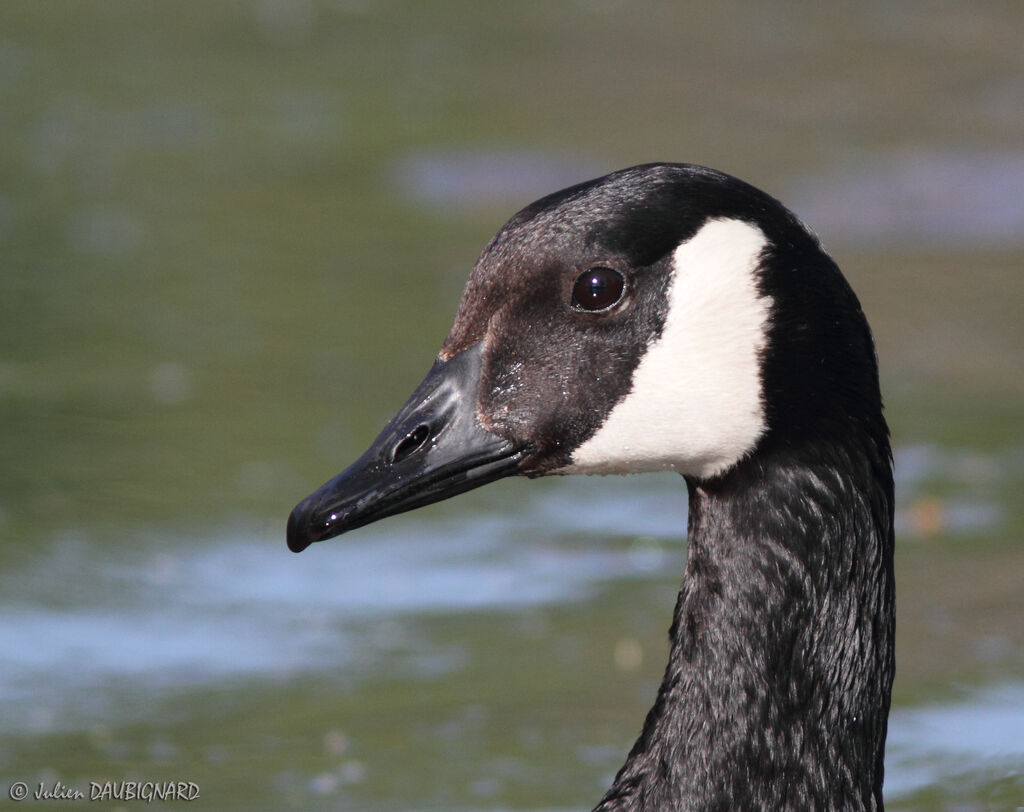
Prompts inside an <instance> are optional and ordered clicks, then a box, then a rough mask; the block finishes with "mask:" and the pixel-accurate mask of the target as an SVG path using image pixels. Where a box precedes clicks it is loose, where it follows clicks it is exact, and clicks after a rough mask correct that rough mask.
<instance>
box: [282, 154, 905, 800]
mask: <svg viewBox="0 0 1024 812" xmlns="http://www.w3.org/2000/svg"><path fill="white" fill-rule="evenodd" d="M654 470H672V471H678V472H679V473H681V474H682V475H683V477H684V478H685V481H686V486H687V489H688V491H689V522H688V524H689V527H688V553H687V563H686V570H685V573H684V576H683V581H682V586H681V588H680V591H679V598H678V601H677V603H676V607H675V614H674V616H673V620H672V625H671V630H670V632H669V636H670V655H669V662H668V666H667V668H666V671H665V676H664V680H663V682H662V684H661V688H660V689H659V691H658V697H657V700H656V702H655V704H654V707H653V708H652V709H651V711H650V712H649V714H648V716H647V720H646V722H645V723H644V727H643V731H642V732H641V734H640V737H639V739H638V740H637V742H636V744H635V745H634V746H633V749H632V750H631V751H630V753H629V756H628V757H627V759H626V763H625V765H624V766H623V767H622V769H621V770H620V771H619V773H618V774H617V775H616V777H615V781H614V783H613V785H612V787H611V789H610V790H608V792H607V794H606V795H605V796H604V798H603V799H602V800H601V802H600V803H599V804H598V806H597V807H596V809H598V810H677V809H687V810H697V809H702V810H708V809H714V810H740V809H763V810H783V809H787V810H807V809H836V810H839V809H842V810H848V809H849V810H852V809H881V808H882V772H883V753H884V747H885V735H886V722H887V717H888V712H889V697H890V689H891V685H892V679H893V673H894V657H893V632H894V595H893V592H894V589H893V480H892V462H891V452H890V448H889V433H888V428H887V426H886V423H885V420H884V418H883V416H882V401H881V396H880V393H879V386H878V367H877V361H876V358H875V351H874V344H873V342H872V338H871V333H870V330H869V328H868V324H867V321H866V320H865V318H864V314H863V313H862V311H861V308H860V305H859V303H858V301H857V298H856V296H855V295H854V293H853V291H852V290H851V289H850V287H849V285H848V284H847V283H846V280H845V279H844V278H843V276H842V274H841V273H840V271H839V269H838V268H837V267H836V265H835V263H834V262H833V261H832V260H831V259H830V258H829V257H828V255H827V254H826V253H825V252H824V251H823V249H822V248H821V245H820V244H819V242H818V240H817V239H816V238H815V237H814V236H813V235H812V234H810V233H809V232H808V230H807V229H806V228H805V227H804V226H803V225H802V224H801V223H800V221H799V220H798V219H797V218H796V217H795V216H794V215H793V214H791V213H790V212H789V211H788V210H787V209H786V208H784V207H783V206H782V205H781V204H780V203H779V202H778V201H776V200H774V199H773V198H771V197H769V196H768V195H766V194H765V193H763V192H761V191H759V190H757V189H755V188H753V187H751V186H749V185H747V184H745V183H743V182H741V181H739V180H737V179H735V178H732V177H730V176H728V175H725V174H722V173H720V172H716V171H714V170H711V169H705V168H702V167H698V166H691V165H684V164H651V165H645V166H638V167H634V168H631V169H625V170H622V171H620V172H615V173H612V174H610V175H607V176H605V177H602V178H598V179H596V180H593V181H590V182H587V183H582V184H580V185H578V186H573V187H571V188H569V189H565V190H563V191H561V192H556V193H555V194H552V195H549V196H547V197H545V198H542V199H541V200H539V201H537V202H536V203H534V204H533V205H531V206H528V207H526V208H525V209H523V210H522V211H520V212H519V213H518V214H516V215H515V216H514V217H513V218H512V219H511V220H509V221H508V223H506V224H505V225H504V226H503V227H502V229H501V230H500V231H499V232H498V234H497V235H496V236H495V237H494V239H493V240H491V242H490V243H489V244H488V246H487V247H486V248H485V249H484V251H483V254H482V255H481V257H480V259H479V260H478V262H477V263H476V266H475V267H474V268H473V271H472V273H471V274H470V277H469V282H468V284H467V286H466V290H465V293H464V294H463V297H462V302H461V304H460V306H459V310H458V313H457V315H456V317H455V324H454V326H453V327H452V330H451V332H450V333H449V334H448V337H447V339H446V340H445V342H444V345H443V346H442V348H441V351H440V354H439V355H438V358H437V360H436V362H435V363H434V366H433V367H432V369H431V370H430V372H429V374H428V375H427V377H426V378H425V379H424V381H423V382H422V383H421V384H420V386H419V387H418V388H417V389H416V391H415V392H414V393H413V395H412V397H411V398H410V399H409V401H408V402H407V403H406V404H405V405H404V406H403V407H402V408H401V410H400V411H399V412H398V414H397V415H396V416H395V418H394V419H393V420H392V421H391V422H390V423H388V425H387V426H386V427H385V428H384V430H383V431H382V432H381V434H380V436H378V437H377V439H376V440H375V441H374V443H373V445H372V446H371V447H370V448H369V450H368V451H367V452H366V453H365V454H363V456H362V457H360V458H359V459H358V460H357V461H356V462H355V463H354V464H353V465H352V466H351V467H349V468H348V469H346V470H345V471H344V472H342V473H341V474H339V475H338V476H337V477H335V478H334V479H333V480H331V481H330V482H328V483H327V484H325V485H324V486H323V487H322V488H320V490H318V491H317V492H316V493H314V494H313V495H311V496H310V497H308V498H307V499H305V500H304V501H303V502H301V503H300V504H299V505H298V506H297V507H296V508H295V510H294V511H293V512H292V515H291V517H290V518H289V521H288V545H289V547H290V548H291V549H292V550H294V551H300V550H303V549H305V548H306V547H307V546H309V545H310V544H311V543H312V542H315V541H322V540H324V539H327V538H330V537H332V536H336V535H338V534H339V533H343V532H346V531H348V530H352V529H353V528H356V527H360V526H362V525H365V524H368V523H370V522H373V521H376V520H378V519H382V518H384V517H385V516H390V515H393V514H395V513H400V512H402V511H406V510H411V509H413V508H416V507H420V506H421V505H426V504H429V503H432V502H436V501H438V500H440V499H444V498H447V497H449V496H453V495H454V494H457V493H462V492H463V491H467V490H470V489H471V488H475V487H477V486H479V485H483V484H485V483H487V482H491V481H493V480H496V479H499V478H501V477H505V476H509V475H512V474H520V475H525V476H530V477H535V476H542V475H545V474H569V473H607V474H611V473H630V472H634V471H654Z"/></svg>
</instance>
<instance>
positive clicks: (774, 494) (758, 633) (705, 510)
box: [597, 424, 895, 812]
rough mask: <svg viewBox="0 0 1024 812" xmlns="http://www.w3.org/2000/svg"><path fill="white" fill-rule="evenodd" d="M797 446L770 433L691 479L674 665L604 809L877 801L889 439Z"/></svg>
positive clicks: (890, 607) (887, 657)
mask: <svg viewBox="0 0 1024 812" xmlns="http://www.w3.org/2000/svg"><path fill="white" fill-rule="evenodd" d="M882 425H883V427H884V424H882ZM802 448H803V449H804V450H803V451H802V452H801V451H794V450H792V449H791V448H789V447H787V446H785V445H783V444H780V445H779V446H778V447H776V448H775V449H774V450H773V449H770V448H763V449H761V450H760V452H759V453H758V454H757V455H755V456H753V457H751V458H748V459H747V460H746V461H745V462H743V463H741V464H740V465H739V466H737V468H735V469H734V470H733V471H732V472H730V473H729V474H728V475H727V476H724V477H721V478H719V479H717V480H714V481H711V482H695V481H690V480H688V481H687V484H688V487H689V491H690V514H689V528H688V557H687V564H686V573H685V576H684V578H683V583H682V588H681V589H680V592H679V598H678V602H677V604H676V609H675V616H674V619H673V623H672V628H671V632H670V638H671V654H670V659H669V664H668V667H667V669H666V672H665V677H664V681H663V682H662V685H661V688H660V690H659V692H658V699H657V702H656V703H655V705H654V707H653V708H652V709H651V711H650V713H649V714H648V717H647V720H646V723H645V725H644V729H643V732H642V733H641V735H640V738H639V740H638V741H637V742H636V744H635V745H634V747H633V750H632V751H631V752H630V754H629V757H628V759H627V762H626V764H625V766H624V767H623V768H622V769H621V770H620V772H619V774H618V775H617V776H616V779H615V782H614V785H613V786H612V788H611V789H610V790H609V791H608V793H607V795H606V796H605V798H604V799H603V800H602V802H601V803H600V804H599V805H598V807H597V810H602V812H608V811H610V810H698V809H699V810H738V809H764V810H769V809H770V810H809V809H830V810H856V809H872V810H873V809H879V810H880V809H882V774H883V753H884V745H885V734H886V723H887V718H888V711H889V697H890V689H891V685H892V678H893V672H894V656H893V643H894V625H895V620H894V596H893V559H892V556H893V529H892V528H893V525H892V521H893V487H892V469H891V462H890V456H889V447H888V440H887V438H886V437H885V436H884V434H881V435H880V436H876V437H875V438H874V439H872V438H870V437H865V438H863V441H862V442H859V443H856V442H851V441H850V439H849V438H843V439H842V441H841V442H839V441H837V442H834V443H828V442H821V441H819V442H817V443H815V444H804V445H803V446H802Z"/></svg>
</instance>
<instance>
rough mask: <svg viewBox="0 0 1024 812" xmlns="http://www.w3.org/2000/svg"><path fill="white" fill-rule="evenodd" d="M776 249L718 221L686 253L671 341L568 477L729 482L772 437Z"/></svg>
mask: <svg viewBox="0 0 1024 812" xmlns="http://www.w3.org/2000/svg"><path fill="white" fill-rule="evenodd" d="M766 243H767V240H766V238H765V236H764V234H763V233H762V232H761V231H760V230H759V229H758V228H756V227H755V226H752V225H750V224H749V223H744V222H742V221H739V220H710V221H708V222H707V223H706V224H705V225H704V226H703V227H702V228H701V229H700V231H698V232H697V233H696V234H695V235H694V236H693V238H691V239H690V240H688V241H687V242H685V243H682V244H681V245H680V246H679V247H678V248H676V251H675V254H674V258H673V267H674V271H673V274H672V279H671V281H670V283H669V293H668V296H669V307H668V315H667V317H666V320H665V326H664V328H663V330H662V333H661V336H660V337H659V338H658V340H657V341H655V342H654V343H653V344H651V346H650V348H649V349H648V350H647V352H646V354H645V355H644V356H643V358H642V359H641V360H640V364H639V365H638V366H637V368H636V370H635V372H634V373H633V386H632V389H631V390H630V392H629V394H628V395H626V397H625V399H624V400H622V401H621V402H620V403H619V404H618V405H616V406H615V408H614V409H612V411H611V413H610V414H609V415H608V418H607V419H606V420H605V422H604V423H603V424H602V425H601V427H600V428H599V429H598V430H597V432H596V433H595V434H594V436H593V437H591V438H590V439H589V440H587V441H586V442H584V443H583V444H582V445H581V446H580V447H579V448H578V449H576V451H575V452H574V453H573V455H572V462H571V464H570V465H569V466H567V467H566V468H563V469H561V471H560V472H559V473H592V474H625V473H633V472H638V471H663V470H672V471H678V472H680V473H683V474H690V475H693V476H697V477H709V476H713V475H715V474H718V473H721V472H722V471H724V470H725V469H726V468H728V467H729V466H731V465H733V464H734V463H735V462H737V461H738V460H739V459H740V458H741V457H742V456H743V455H744V454H746V453H747V452H749V451H750V450H751V449H752V448H753V447H754V445H755V443H756V442H757V440H758V438H759V437H760V436H761V434H762V432H763V431H764V427H765V418H764V407H763V403H762V394H761V379H760V372H759V370H760V358H759V353H760V351H761V350H762V349H763V348H764V345H765V340H766V339H765V336H766V331H767V321H768V313H769V309H770V307H771V300H770V299H769V298H767V297H764V296H761V295H760V294H759V293H758V290H757V283H756V269H757V267H758V265H759V263H760V255H761V252H762V250H763V249H764V247H765V245H766Z"/></svg>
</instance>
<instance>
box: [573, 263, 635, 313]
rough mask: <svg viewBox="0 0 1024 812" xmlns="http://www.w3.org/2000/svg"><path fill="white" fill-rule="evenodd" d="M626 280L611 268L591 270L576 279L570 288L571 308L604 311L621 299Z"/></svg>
mask: <svg viewBox="0 0 1024 812" xmlns="http://www.w3.org/2000/svg"><path fill="white" fill-rule="evenodd" d="M625 288H626V280H625V279H623V278H622V274H620V273H619V272H618V271H613V270H612V269H611V268H603V267H600V266H599V267H597V268H591V269H590V270H588V271H584V272H583V273H581V274H580V275H579V276H578V277H577V278H576V283H575V284H574V285H573V286H572V306H573V307H575V308H576V309H577V310H588V311H591V312H594V311H597V310H606V309H607V308H609V307H611V306H612V305H613V304H615V303H616V302H617V301H619V299H621V298H622V291H623V290H625Z"/></svg>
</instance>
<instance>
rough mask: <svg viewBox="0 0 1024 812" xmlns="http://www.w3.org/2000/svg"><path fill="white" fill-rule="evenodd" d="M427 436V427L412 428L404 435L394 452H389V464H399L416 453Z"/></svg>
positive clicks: (428, 430)
mask: <svg viewBox="0 0 1024 812" xmlns="http://www.w3.org/2000/svg"><path fill="white" fill-rule="evenodd" d="M429 435H430V429H429V428H428V427H427V426H417V427H416V428H414V429H413V430H412V431H410V432H409V433H408V434H407V435H405V438H404V439H403V440H402V442H400V443H399V444H398V445H396V446H395V450H394V451H392V452H391V462H393V463H394V462H401V461H402V460H404V459H405V458H406V457H408V456H409V455H410V454H412V453H414V452H415V451H417V450H418V449H419V448H420V446H422V445H423V443H424V442H426V439H427V437H428V436H429Z"/></svg>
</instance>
